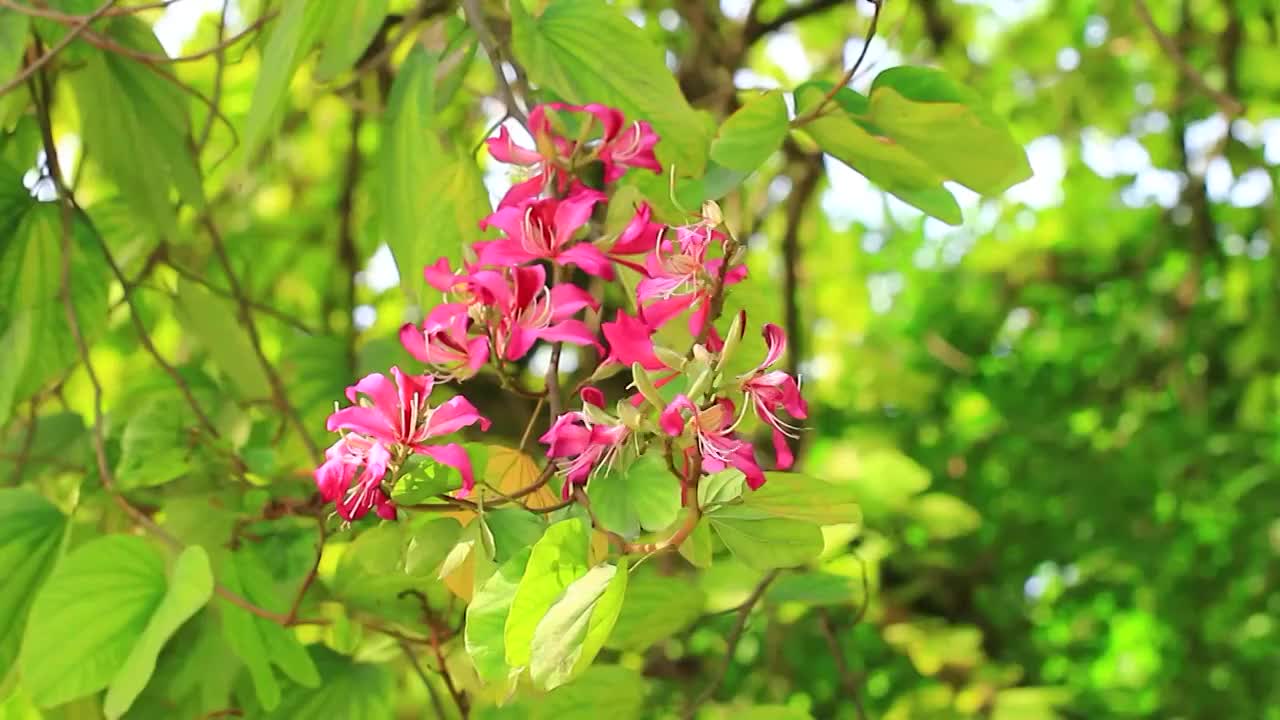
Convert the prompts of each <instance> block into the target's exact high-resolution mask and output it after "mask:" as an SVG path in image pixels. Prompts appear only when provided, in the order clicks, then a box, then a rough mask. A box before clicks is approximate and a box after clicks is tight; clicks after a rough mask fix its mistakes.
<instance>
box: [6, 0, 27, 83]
mask: <svg viewBox="0 0 1280 720" xmlns="http://www.w3.org/2000/svg"><path fill="white" fill-rule="evenodd" d="M30 24H31V23H30V21H29V19H28V18H27V16H26V15H24V14H22V13H19V12H14V11H13V10H9V9H2V8H0V83H3V82H7V81H8V80H9V78H12V77H13V76H14V75H15V74H17V72H18V68H19V67H21V66H22V53H23V51H24V50H26V48H27V28H28V26H29V25H30Z"/></svg>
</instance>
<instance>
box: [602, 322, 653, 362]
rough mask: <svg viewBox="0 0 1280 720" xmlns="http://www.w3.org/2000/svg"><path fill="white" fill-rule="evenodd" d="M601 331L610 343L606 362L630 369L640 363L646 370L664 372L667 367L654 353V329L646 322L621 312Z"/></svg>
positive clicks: (605, 324)
mask: <svg viewBox="0 0 1280 720" xmlns="http://www.w3.org/2000/svg"><path fill="white" fill-rule="evenodd" d="M600 331H601V332H602V333H604V337H605V340H607V341H608V343H609V355H608V356H607V357H606V358H605V362H616V363H621V364H623V365H626V366H627V367H630V366H631V364H632V363H640V364H641V365H642V366H643V367H644V369H646V370H664V369H666V367H667V366H666V365H665V364H664V363H663V362H662V361H661V360H659V359H658V356H657V355H655V354H654V353H653V328H651V327H650V326H649V325H648V323H646V322H645V321H643V320H641V319H639V318H636V317H632V316H630V315H628V314H626V313H625V312H623V311H621V310H619V311H618V314H617V315H616V316H615V320H614V321H613V322H607V323H603V324H601V326H600Z"/></svg>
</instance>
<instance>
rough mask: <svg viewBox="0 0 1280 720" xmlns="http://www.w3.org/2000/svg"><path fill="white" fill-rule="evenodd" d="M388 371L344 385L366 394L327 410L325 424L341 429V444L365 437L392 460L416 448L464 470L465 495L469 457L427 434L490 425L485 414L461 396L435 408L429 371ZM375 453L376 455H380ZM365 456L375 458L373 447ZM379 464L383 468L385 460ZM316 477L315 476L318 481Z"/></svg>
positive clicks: (350, 393) (352, 394)
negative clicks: (330, 411)
mask: <svg viewBox="0 0 1280 720" xmlns="http://www.w3.org/2000/svg"><path fill="white" fill-rule="evenodd" d="M391 375H392V376H393V377H394V378H395V380H394V382H393V381H392V380H389V379H387V377H386V376H385V375H382V374H380V373H373V374H370V375H366V376H365V377H364V378H363V379H361V380H360V382H358V383H356V384H355V385H352V386H351V387H348V388H347V399H348V400H350V401H351V402H353V403H355V402H357V398H358V396H359V395H364V396H365V399H364V401H363V402H362V403H361V404H359V405H353V406H351V407H346V408H342V409H341V410H337V411H335V412H334V413H333V414H332V415H330V416H329V420H328V428H329V430H330V431H339V432H342V431H345V432H346V433H347V436H346V438H344V440H346V441H347V445H346V446H345V447H348V448H350V447H356V448H359V447H363V443H366V442H367V443H371V444H373V445H378V446H380V447H382V448H383V451H382V452H385V453H387V454H388V455H389V456H390V458H391V459H392V460H394V461H396V462H399V461H402V460H403V459H404V458H405V457H406V456H408V455H410V454H418V455H426V456H427V457H429V458H431V459H432V460H435V461H436V462H438V463H440V464H442V465H448V466H449V467H452V468H455V469H456V470H457V471H458V472H459V473H460V474H461V475H462V489H461V490H460V491H459V493H458V495H459V497H465V496H466V495H467V494H469V493H470V492H471V489H472V488H473V487H475V477H474V475H473V473H472V470H471V459H470V458H469V457H467V453H466V451H465V450H463V449H462V446H461V445H458V444H456V443H447V444H444V445H427V444H425V443H426V441H427V440H428V439H430V438H434V437H440V436H441V435H449V434H451V433H455V432H457V431H459V430H461V429H462V428H465V427H468V426H470V425H475V424H477V423H478V424H479V425H480V428H481V429H482V430H488V429H489V420H488V419H487V418H484V417H482V416H481V415H480V413H479V412H477V411H476V408H475V406H474V405H472V404H471V403H470V402H468V401H467V399H466V398H464V397H461V396H458V397H453V398H450V399H449V400H446V401H445V402H444V403H442V404H440V405H438V406H436V407H434V408H433V407H431V406H430V405H428V404H427V396H428V395H430V394H431V388H432V385H433V384H434V379H433V378H432V377H431V376H430V375H406V374H404V373H402V372H400V368H397V367H393V368H391ZM353 435H354V436H355V437H353ZM377 455H378V458H379V459H380V457H381V455H380V454H377ZM368 457H369V458H374V457H375V452H373V451H370V453H369V454H368ZM365 467H366V470H370V469H377V465H370V464H367V463H366V464H365ZM383 469H384V472H385V464H384V465H383ZM366 474H367V473H366ZM319 480H320V479H319V477H317V482H319ZM326 481H328V482H333V479H332V478H329V477H326ZM379 481H380V478H379ZM370 482H373V481H372V480H371V481H370ZM362 485H363V482H362Z"/></svg>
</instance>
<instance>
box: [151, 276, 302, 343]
mask: <svg viewBox="0 0 1280 720" xmlns="http://www.w3.org/2000/svg"><path fill="white" fill-rule="evenodd" d="M164 264H165V265H167V266H169V269H170V270H173V271H174V272H176V273H178V274H179V275H181V276H182V277H184V278H186V279H188V280H190V281H191V282H193V283H196V284H197V285H199V286H200V287H203V288H204V289H205V290H208V291H209V292H211V293H213V294H215V295H221V296H222V297H224V298H228V299H230V300H235V299H236V296H235V295H233V294H232V293H231V291H230V290H227V289H225V288H221V287H218V286H217V285H214V284H213V283H211V282H209V280H207V279H206V278H203V277H201V276H200V275H198V274H197V273H195V272H193V271H192V270H190V269H189V268H186V267H183V266H181V265H179V264H177V263H176V262H174V261H173V258H165V260H164ZM134 284H135V285H136V284H137V281H136V280H135V281H134ZM247 301H248V303H249V306H250V307H252V308H253V309H254V310H257V311H258V312H260V313H262V314H263V315H268V316H270V317H273V318H275V319H276V320H279V321H280V322H282V323H284V324H286V325H288V326H289V327H292V328H293V329H295V330H297V331H299V332H303V333H306V334H307V335H314V334H315V331H314V330H312V329H311V328H310V327H308V326H307V324H306V323H304V322H302V321H301V320H299V319H297V318H295V317H293V316H292V315H290V314H288V313H286V312H282V311H280V310H277V309H275V308H273V307H271V306H270V305H266V304H264V303H260V302H258V301H257V300H253V299H247Z"/></svg>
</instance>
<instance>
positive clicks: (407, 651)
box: [400, 640, 448, 718]
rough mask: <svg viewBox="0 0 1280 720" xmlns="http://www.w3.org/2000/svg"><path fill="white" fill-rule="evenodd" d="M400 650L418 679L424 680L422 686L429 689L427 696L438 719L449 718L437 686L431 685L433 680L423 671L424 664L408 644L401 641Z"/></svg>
mask: <svg viewBox="0 0 1280 720" xmlns="http://www.w3.org/2000/svg"><path fill="white" fill-rule="evenodd" d="M400 650H401V651H402V652H404V656H405V657H406V658H408V660H409V665H410V666H411V667H412V668H413V672H414V673H415V674H416V675H417V676H418V679H420V680H422V684H423V685H425V686H426V687H427V695H429V696H430V697H431V706H432V707H433V708H435V711H436V717H439V718H445V717H448V715H446V714H445V712H444V703H442V702H440V696H439V695H438V694H436V686H435V685H432V684H431V678H429V677H427V673H426V672H425V671H424V670H423V669H422V664H421V663H419V662H418V656H417V655H415V654H414V652H413V648H410V647H409V644H408V643H406V642H405V641H403V640H401V641H400Z"/></svg>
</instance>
